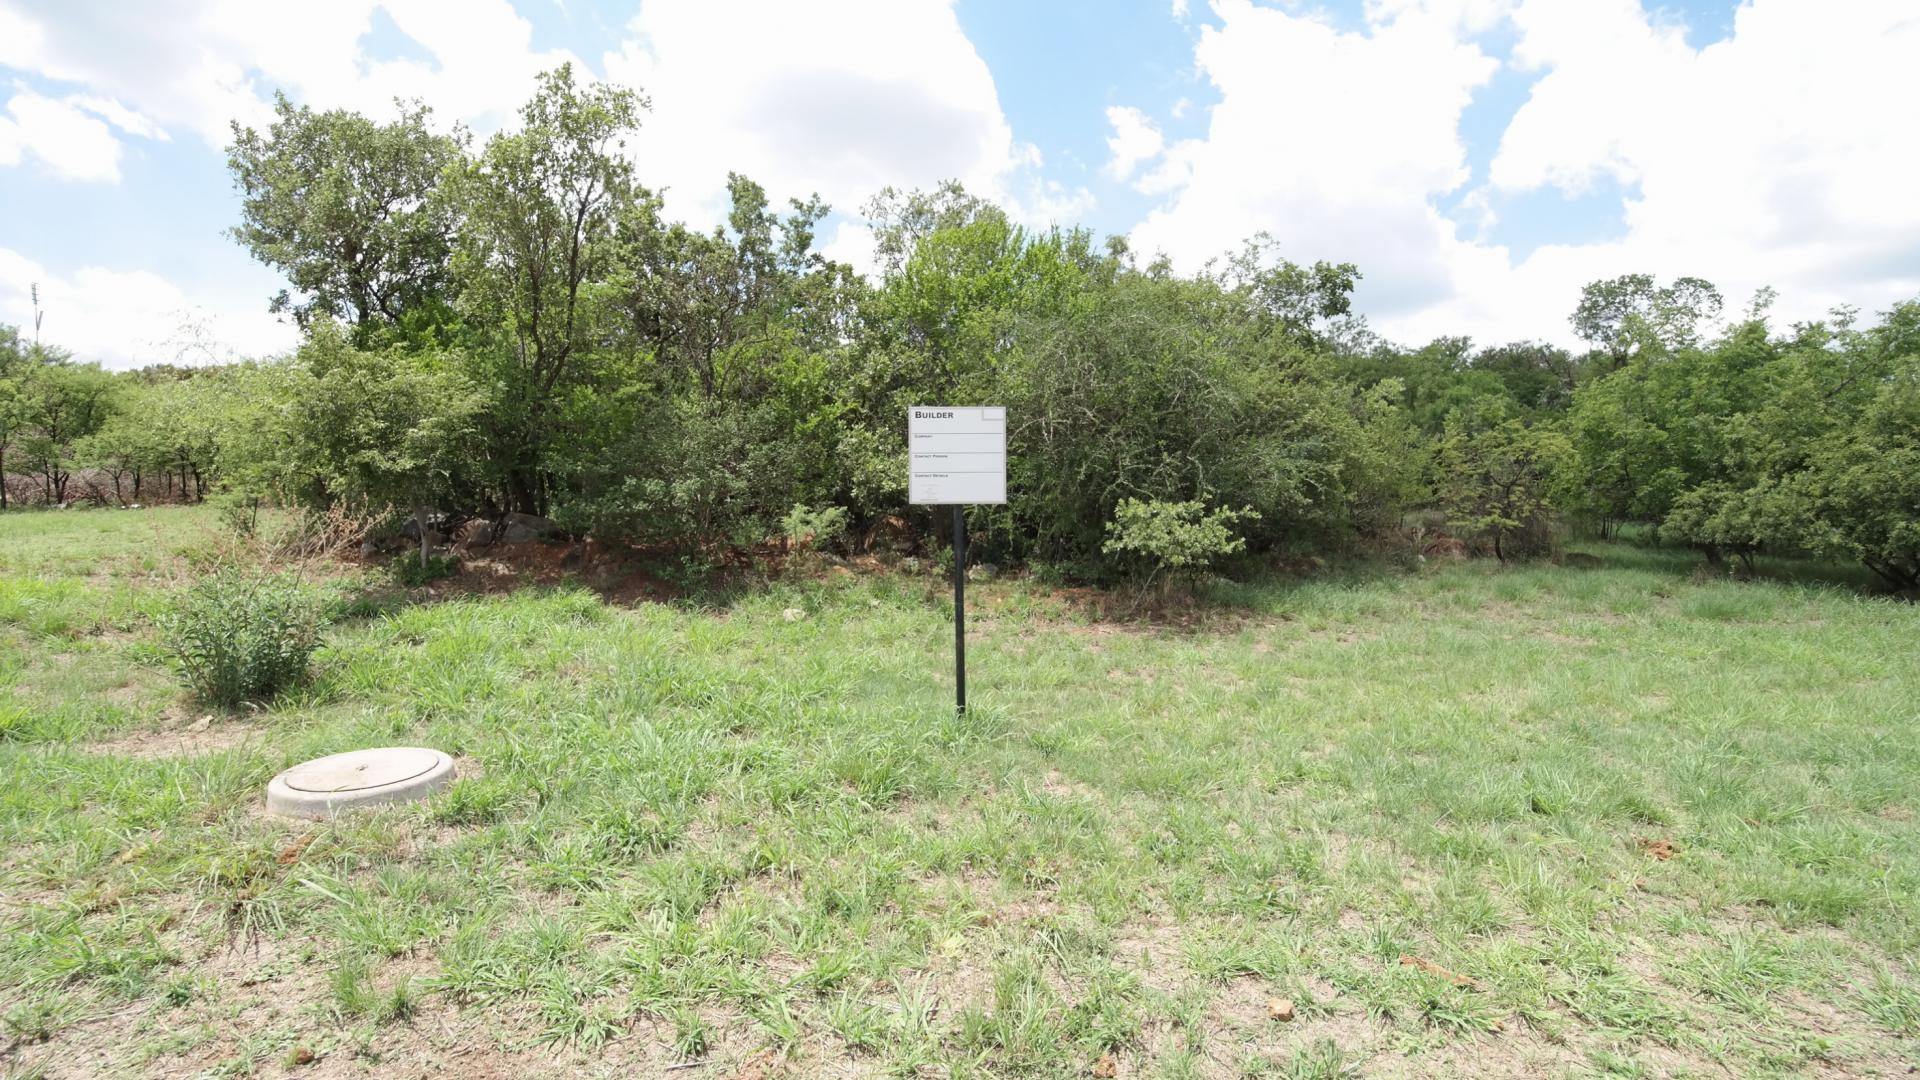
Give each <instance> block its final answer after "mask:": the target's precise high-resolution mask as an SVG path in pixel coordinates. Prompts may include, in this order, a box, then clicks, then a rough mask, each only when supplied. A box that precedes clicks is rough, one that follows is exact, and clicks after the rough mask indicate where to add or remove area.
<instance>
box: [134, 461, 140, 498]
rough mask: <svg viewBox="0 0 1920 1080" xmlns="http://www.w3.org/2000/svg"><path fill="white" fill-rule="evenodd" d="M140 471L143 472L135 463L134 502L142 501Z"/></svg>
mask: <svg viewBox="0 0 1920 1080" xmlns="http://www.w3.org/2000/svg"><path fill="white" fill-rule="evenodd" d="M140 473H141V469H140V466H138V465H135V466H134V467H133V501H134V502H139V501H140Z"/></svg>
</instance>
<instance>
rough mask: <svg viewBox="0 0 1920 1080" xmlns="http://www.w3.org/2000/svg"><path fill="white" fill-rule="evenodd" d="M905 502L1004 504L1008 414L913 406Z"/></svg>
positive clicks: (957, 407)
mask: <svg viewBox="0 0 1920 1080" xmlns="http://www.w3.org/2000/svg"><path fill="white" fill-rule="evenodd" d="M907 473H908V481H907V501H908V502H911V503H917V504H923V505H933V506H948V505H952V506H960V505H965V504H969V503H1004V502H1006V501H1007V410H1006V409H1004V408H1001V407H999V406H993V407H989V408H976V407H971V406H960V405H915V406H914V407H913V408H911V409H908V410H907Z"/></svg>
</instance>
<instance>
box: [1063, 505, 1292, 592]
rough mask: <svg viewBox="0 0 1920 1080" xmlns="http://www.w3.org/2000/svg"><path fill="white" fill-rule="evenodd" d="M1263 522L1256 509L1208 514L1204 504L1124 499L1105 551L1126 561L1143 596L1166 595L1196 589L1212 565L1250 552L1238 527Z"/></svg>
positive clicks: (1110, 524) (1220, 509) (1227, 509)
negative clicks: (1154, 592)
mask: <svg viewBox="0 0 1920 1080" xmlns="http://www.w3.org/2000/svg"><path fill="white" fill-rule="evenodd" d="M1258 520H1260V515H1259V514H1257V513H1255V512H1254V510H1253V509H1252V508H1251V507H1248V508H1246V509H1241V510H1235V509H1233V508H1232V507H1228V506H1222V507H1217V508H1215V509H1213V510H1208V509H1207V508H1206V504H1204V503H1201V502H1198V501H1194V502H1160V501H1151V502H1149V501H1144V500H1141V499H1123V500H1121V502H1120V505H1119V506H1116V507H1114V510H1113V520H1112V521H1110V522H1108V523H1107V540H1106V543H1105V545H1103V546H1102V548H1101V550H1102V551H1104V552H1106V553H1107V554H1108V555H1110V556H1114V557H1115V558H1117V559H1118V560H1119V561H1120V563H1121V565H1122V566H1124V567H1125V569H1126V571H1127V574H1128V576H1129V577H1131V578H1133V580H1134V581H1135V582H1136V583H1137V584H1138V585H1139V588H1140V593H1141V597H1142V598H1145V597H1146V596H1147V595H1148V594H1149V593H1150V592H1151V591H1153V590H1155V589H1158V591H1159V592H1160V593H1161V594H1165V593H1167V592H1168V591H1169V590H1173V589H1186V590H1191V589H1192V587H1193V584H1194V582H1195V581H1196V580H1197V579H1198V576H1199V575H1200V573H1201V572H1202V571H1204V570H1206V569H1207V567H1209V566H1212V565H1213V564H1214V563H1216V562H1218V561H1219V560H1220V559H1223V558H1225V557H1227V556H1228V555H1233V554H1236V553H1238V552H1241V551H1245V550H1246V548H1247V541H1246V538H1245V537H1242V536H1239V535H1236V529H1237V527H1238V526H1239V525H1241V524H1242V523H1251V522H1255V521H1258Z"/></svg>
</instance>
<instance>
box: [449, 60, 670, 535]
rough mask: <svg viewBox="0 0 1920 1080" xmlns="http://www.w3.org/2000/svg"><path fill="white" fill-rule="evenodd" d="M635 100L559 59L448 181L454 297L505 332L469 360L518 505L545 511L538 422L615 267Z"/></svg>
mask: <svg viewBox="0 0 1920 1080" xmlns="http://www.w3.org/2000/svg"><path fill="white" fill-rule="evenodd" d="M645 107H646V100H645V99H644V98H642V97H640V96H639V95H637V94H635V93H634V92H633V91H632V90H628V89H625V88H623V87H618V86H612V85H608V84H604V83H598V84H592V85H589V86H585V87H581V86H578V85H576V84H575V82H574V76H573V68H572V66H571V65H562V66H561V67H560V68H558V69H556V70H554V71H550V72H547V73H546V74H544V75H542V76H541V77H540V85H539V89H538V90H537V91H536V92H535V93H534V96H533V99H532V100H531V101H529V102H528V103H527V104H526V105H525V106H524V107H523V108H522V109H521V111H520V119H521V127H520V130H518V131H514V132H502V133H500V134H497V135H495V136H493V137H492V138H491V139H488V140H487V145H486V147H485V149H484V150H483V151H482V152H481V154H480V156H479V158H478V160H475V161H472V162H469V163H468V164H467V165H465V166H464V167H463V168H462V169H461V170H460V171H459V172H458V173H457V174H456V177H455V191H456V193H457V197H458V200H459V205H460V208H461V210H462V212H463V214H464V219H465V222H464V228H463V229H462V230H461V233H460V239H459V243H458V245H457V247H456V254H455V262H454V267H455V273H456V277H457V278H458V280H459V281H460V283H461V305H462V307H463V309H465V310H466V311H467V312H468V313H469V314H470V316H471V317H472V320H473V322H474V323H475V324H476V325H484V326H489V327H497V328H498V330H499V332H500V333H502V334H503V335H504V338H505V340H504V342H503V343H502V347H499V348H495V349H491V350H488V351H486V352H484V353H479V354H476V356H477V357H478V358H479V359H481V360H483V361H485V363H486V367H487V370H486V371H484V372H483V373H482V375H483V377H484V379H485V381H486V382H488V383H491V384H492V385H493V387H494V389H495V391H496V393H495V398H494V401H493V409H492V410H490V414H491V415H490V417H489V419H490V422H491V423H492V425H493V428H494V430H493V436H494V439H495V441H496V444H497V448H498V453H499V456H500V458H501V459H502V463H503V465H504V470H505V477H504V479H505V482H506V485H507V488H508V495H509V497H510V499H511V501H512V502H513V504H514V508H515V509H517V510H521V511H524V512H527V513H535V514H537V513H541V512H543V511H544V510H545V507H546V503H547V493H546V490H545V486H546V485H545V481H546V461H545V455H546V451H547V448H548V442H549V435H548V426H549V425H550V424H551V423H552V421H553V412H554V407H555V402H556V399H557V397H558V396H559V394H560V393H561V391H562V390H563V389H564V388H565V387H566V386H567V384H568V381H569V380H570V378H572V376H574V374H575V368H576V366H577V362H578V361H579V359H580V358H581V356H582V355H583V354H584V353H586V352H587V351H588V349H589V341H588V337H587V329H588V326H589V324H590V322H591V321H592V320H591V319H590V318H589V312H588V310H587V309H588V307H589V305H590V302H591V300H592V299H593V298H592V297H591V296H589V295H588V294H589V293H590V292H591V291H592V290H593V287H594V285H595V283H597V282H600V281H603V280H605V278H606V276H607V275H608V273H609V272H610V270H611V269H612V268H613V267H614V266H615V265H616V254H617V245H616V236H615V223H616V222H618V221H619V220H621V218H622V217H623V216H624V215H625V214H626V213H627V212H628V210H629V207H630V205H631V204H632V202H633V200H634V199H635V197H636V194H637V192H636V189H635V187H634V182H633V165H632V163H631V162H629V161H627V160H626V158H625V157H624V155H622V154H621V153H620V150H621V148H622V147H623V146H624V145H625V138H626V136H627V134H628V133H630V132H632V131H633V130H634V129H635V128H636V127H637V126H638V123H639V113H640V110H641V109H643V108H645Z"/></svg>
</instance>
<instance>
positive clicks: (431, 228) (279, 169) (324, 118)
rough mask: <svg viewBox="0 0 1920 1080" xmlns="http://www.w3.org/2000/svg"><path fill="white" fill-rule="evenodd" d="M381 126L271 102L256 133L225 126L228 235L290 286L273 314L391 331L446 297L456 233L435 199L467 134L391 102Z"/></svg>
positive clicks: (424, 111) (419, 109)
mask: <svg viewBox="0 0 1920 1080" xmlns="http://www.w3.org/2000/svg"><path fill="white" fill-rule="evenodd" d="M395 104H396V106H397V107H398V109H399V116H398V118H397V119H395V120H394V121H393V122H391V123H385V124H382V123H378V122H375V121H373V120H369V119H367V118H366V117H364V116H361V115H359V114H358V113H352V112H347V111H344V110H339V109H332V110H328V111H325V112H315V111H313V110H312V109H311V108H308V107H307V106H304V105H303V106H300V107H298V108H296V107H295V106H294V105H293V104H292V103H290V102H289V101H287V99H286V97H285V96H284V95H277V96H276V98H275V101H274V113H275V115H276V117H277V119H276V120H275V121H274V122H273V124H272V125H271V126H270V127H269V128H268V129H267V133H266V134H265V135H262V134H260V133H259V132H257V131H255V130H253V129H252V128H244V127H241V126H240V125H239V124H238V123H235V124H234V125H233V143H232V145H231V146H230V147H229V148H228V168H229V169H230V171H231V172H232V174H233V179H234V184H235V186H236V187H238V188H239V190H240V194H241V204H240V214H241V223H240V224H239V225H238V226H236V227H235V228H234V229H233V230H232V231H231V232H232V236H233V237H234V239H236V240H238V241H239V242H240V243H241V244H242V245H244V246H245V247H246V249H247V250H248V251H249V252H250V253H251V254H252V255H253V257H254V258H256V259H259V260H260V261H261V262H263V263H265V264H267V265H268V266H271V267H273V268H274V269H276V270H279V271H280V272H281V273H283V274H285V275H286V276H287V280H288V281H289V282H290V283H291V284H292V286H293V288H292V290H282V291H281V292H280V294H279V295H278V296H276V297H274V300H273V305H272V310H274V311H275V312H289V313H291V314H292V315H293V317H294V318H295V319H296V320H297V321H298V322H299V323H300V325H301V326H303V327H305V326H307V325H309V324H310V323H311V322H312V321H313V320H314V319H315V318H318V317H327V318H334V319H346V320H349V321H351V322H352V323H353V324H354V325H355V326H357V327H370V326H372V325H375V324H380V323H385V324H399V323H401V322H402V320H404V319H406V318H407V317H408V315H409V314H410V313H413V312H415V311H417V310H418V309H420V308H421V306H422V305H431V304H433V303H435V302H436V301H437V300H438V298H439V297H440V295H441V294H442V292H443V291H444V290H445V289H446V287H447V284H448V280H447V256H448V251H449V245H450V238H451V235H452V230H453V227H454V219H453V212H452V209H453V208H452V206H451V205H450V204H449V202H448V201H447V200H446V199H444V198H442V197H441V193H440V182H441V177H442V175H443V174H444V173H445V172H446V170H447V169H448V168H449V167H450V166H452V165H454V164H455V163H456V162H458V161H460V160H461V159H462V146H463V144H464V142H465V134H464V133H463V132H460V131H458V130H456V131H455V133H454V134H452V135H446V134H439V133H436V132H434V131H432V130H430V129H429V127H428V121H429V119H430V117H431V110H429V109H428V108H427V107H426V106H424V105H422V104H419V103H418V102H415V103H412V104H408V103H406V102H396V103H395Z"/></svg>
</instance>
